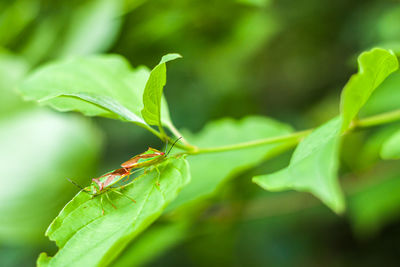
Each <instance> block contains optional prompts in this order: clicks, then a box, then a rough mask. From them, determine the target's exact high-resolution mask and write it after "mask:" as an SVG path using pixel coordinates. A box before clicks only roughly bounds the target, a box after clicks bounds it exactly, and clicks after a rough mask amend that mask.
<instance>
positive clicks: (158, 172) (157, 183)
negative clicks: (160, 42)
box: [154, 166, 161, 187]
mask: <svg viewBox="0 0 400 267" xmlns="http://www.w3.org/2000/svg"><path fill="white" fill-rule="evenodd" d="M154 168H155V169H156V170H157V181H156V185H157V186H158V187H160V183H159V181H160V176H161V172H160V170H159V169H158V167H157V166H154Z"/></svg>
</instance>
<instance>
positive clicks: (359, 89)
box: [340, 48, 399, 131]
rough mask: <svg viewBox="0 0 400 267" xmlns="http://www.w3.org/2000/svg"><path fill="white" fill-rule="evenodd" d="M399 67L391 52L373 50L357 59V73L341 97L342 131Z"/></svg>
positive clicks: (378, 49)
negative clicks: (373, 93)
mask: <svg viewBox="0 0 400 267" xmlns="http://www.w3.org/2000/svg"><path fill="white" fill-rule="evenodd" d="M398 67H399V64H398V61H397V58H396V55H395V54H394V53H393V52H392V51H388V50H384V49H380V48H374V49H372V50H370V51H368V52H364V53H362V54H361V55H360V56H359V57H358V73H357V74H354V75H353V76H352V77H351V78H350V80H349V81H348V82H347V84H346V85H345V87H344V89H343V91H342V95H341V102H340V105H341V114H342V117H343V125H342V131H345V130H347V129H348V128H349V126H350V123H351V121H352V120H353V119H354V118H355V117H356V116H357V113H358V112H359V111H360V109H361V107H362V106H363V105H364V104H365V103H366V102H367V100H368V98H369V97H370V96H371V94H372V92H373V91H374V90H375V89H376V88H377V87H378V86H379V85H380V84H381V83H382V82H383V81H384V80H385V79H386V77H388V76H389V74H391V73H392V72H394V71H395V70H397V69H398Z"/></svg>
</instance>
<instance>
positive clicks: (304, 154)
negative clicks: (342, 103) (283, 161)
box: [253, 118, 344, 213]
mask: <svg viewBox="0 0 400 267" xmlns="http://www.w3.org/2000/svg"><path fill="white" fill-rule="evenodd" d="M341 123H342V121H341V119H340V118H335V119H333V120H331V121H329V122H328V123H326V124H324V125H322V126H320V127H319V128H318V129H316V130H315V131H314V132H312V133H311V134H310V135H309V136H307V137H306V138H305V139H304V140H303V141H302V142H301V143H300V144H299V146H298V147H297V148H296V150H295V152H294V153H293V156H292V159H291V161H290V164H289V166H288V167H287V168H285V169H283V170H280V171H278V172H275V173H272V174H266V175H260V176H256V177H254V178H253V182H255V183H257V184H258V185H259V186H261V187H262V188H264V189H266V190H270V191H281V190H288V189H295V190H298V191H302V192H310V193H312V194H313V195H315V196H316V197H318V198H319V199H321V200H322V201H323V202H324V203H325V204H326V205H327V206H329V207H330V208H331V209H333V210H334V211H335V212H337V213H341V212H343V210H344V198H343V193H342V191H341V190H340V187H339V184H338V181H337V177H336V176H337V170H338V165H339V162H338V161H339V160H338V152H339V151H338V150H339V141H340V126H341Z"/></svg>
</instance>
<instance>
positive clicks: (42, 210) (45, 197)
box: [0, 109, 101, 244]
mask: <svg viewBox="0 0 400 267" xmlns="http://www.w3.org/2000/svg"><path fill="white" fill-rule="evenodd" d="M0 128H1V131H0V147H1V149H0V172H1V173H2V175H1V176H0V183H1V184H2V186H1V187H0V213H1V216H0V240H2V241H6V242H8V243H16V244H18V243H21V244H27V243H29V242H32V243H34V242H43V241H44V237H43V233H44V232H45V230H46V227H47V226H48V225H49V223H50V222H51V220H52V219H53V218H54V217H55V216H56V215H57V213H58V212H59V210H60V209H61V208H62V207H63V206H64V205H65V203H66V202H67V201H68V200H69V199H71V197H72V196H73V195H74V193H75V192H76V189H75V188H74V187H73V186H71V184H70V183H68V182H67V181H66V179H65V178H66V177H71V176H73V177H74V178H75V179H76V180H77V181H78V182H79V181H81V180H82V179H83V178H85V179H86V176H89V175H92V174H94V169H95V167H96V166H97V160H98V158H99V152H100V146H101V135H100V133H99V132H98V131H97V129H96V128H94V126H93V125H92V124H90V123H89V122H88V121H87V120H86V119H84V118H81V117H78V116H73V115H65V114H57V113H54V112H49V111H45V110H38V109H29V110H26V111H22V112H19V113H16V114H14V115H10V114H9V116H8V117H5V118H2V119H1V120H0ZM22 165H23V167H21V166H22Z"/></svg>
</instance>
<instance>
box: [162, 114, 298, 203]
mask: <svg viewBox="0 0 400 267" xmlns="http://www.w3.org/2000/svg"><path fill="white" fill-rule="evenodd" d="M291 131H292V129H291V127H290V126H288V125H286V124H283V123H280V122H277V121H275V120H272V119H268V118H264V117H255V116H254V117H247V118H244V119H242V120H240V121H235V120H232V119H222V120H219V121H214V122H211V123H209V124H207V125H206V126H205V128H204V129H203V130H202V131H201V132H199V133H197V134H190V133H187V134H185V137H187V138H188V141H190V143H192V144H195V145H197V146H199V147H217V146H222V145H229V144H235V143H239V142H246V141H250V140H256V139H260V138H267V137H273V136H280V135H285V134H289V133H290V132H291ZM279 145H281V144H267V145H263V146H258V147H251V148H246V149H241V150H232V151H225V152H219V153H209V154H200V155H196V156H191V157H189V158H188V161H189V163H190V170H191V173H192V181H191V183H190V184H189V185H188V186H186V187H185V188H184V189H183V190H182V192H181V193H180V194H179V196H178V198H177V199H176V200H175V201H174V202H173V203H172V204H171V205H170V206H169V207H168V210H172V209H174V208H176V207H178V206H181V205H183V204H185V203H188V202H191V201H195V200H197V199H202V198H203V199H204V198H206V197H209V196H211V195H212V194H213V193H215V192H216V191H217V189H218V188H219V187H220V186H222V185H223V183H224V182H226V181H227V180H228V179H229V177H231V176H233V175H235V174H236V173H238V172H240V171H242V170H244V169H246V168H250V167H252V166H255V165H257V164H258V163H260V162H261V161H262V160H263V158H264V157H265V156H266V155H268V153H269V152H271V151H273V149H274V148H277V147H278V146H279Z"/></svg>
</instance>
